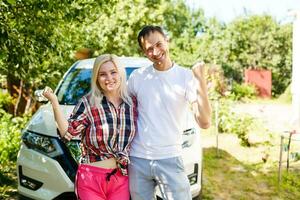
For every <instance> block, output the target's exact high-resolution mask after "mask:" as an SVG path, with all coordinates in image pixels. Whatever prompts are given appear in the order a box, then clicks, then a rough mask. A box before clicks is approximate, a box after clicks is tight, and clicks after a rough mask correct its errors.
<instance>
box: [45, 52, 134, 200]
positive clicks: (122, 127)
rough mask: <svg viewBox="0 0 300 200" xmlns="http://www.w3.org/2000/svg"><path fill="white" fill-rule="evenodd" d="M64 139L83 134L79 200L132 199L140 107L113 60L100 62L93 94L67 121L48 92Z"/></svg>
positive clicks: (95, 70) (47, 91) (106, 58)
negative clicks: (132, 155)
mask: <svg viewBox="0 0 300 200" xmlns="http://www.w3.org/2000/svg"><path fill="white" fill-rule="evenodd" d="M43 95H44V96H45V97H46V98H47V99H48V100H49V101H50V102H51V103H52V107H53V111H54V116H55V120H56V122H57V126H58V129H59V132H60V135H61V137H62V138H64V139H67V140H70V139H71V138H72V137H74V136H76V135H79V134H81V141H82V146H83V151H82V152H83V153H82V161H81V164H80V165H79V167H78V171H77V174H76V183H75V188H76V194H77V197H78V199H101V200H102V199H103V200H128V199H129V198H130V196H129V188H128V177H127V165H128V162H129V159H128V151H129V146H130V143H131V141H132V139H133V137H134V135H135V130H136V118H137V110H136V103H135V101H134V100H133V99H131V98H130V97H129V96H128V94H127V90H126V73H125V69H124V67H123V66H121V65H120V63H119V62H118V58H117V57H116V56H115V55H111V54H105V55H101V56H99V57H97V58H96V60H95V63H94V67H93V72H92V80H91V91H90V92H89V93H88V94H87V95H85V96H83V97H82V98H81V99H80V100H79V102H78V104H77V105H76V107H75V108H74V110H73V113H72V114H71V116H70V118H69V120H68V121H67V120H66V119H65V118H64V116H63V113H62V111H61V110H60V107H59V102H58V100H57V97H56V95H55V94H54V93H53V91H52V90H51V89H50V88H46V89H45V91H44V92H43Z"/></svg>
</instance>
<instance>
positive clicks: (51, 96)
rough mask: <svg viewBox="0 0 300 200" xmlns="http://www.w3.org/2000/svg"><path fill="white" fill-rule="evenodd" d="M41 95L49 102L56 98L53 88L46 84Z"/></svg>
mask: <svg viewBox="0 0 300 200" xmlns="http://www.w3.org/2000/svg"><path fill="white" fill-rule="evenodd" d="M43 96H44V97H45V98H46V99H48V100H49V101H51V102H52V101H55V100H57V97H56V95H55V94H54V93H53V90H52V89H51V88H50V87H48V86H46V87H45V89H44V90H43Z"/></svg>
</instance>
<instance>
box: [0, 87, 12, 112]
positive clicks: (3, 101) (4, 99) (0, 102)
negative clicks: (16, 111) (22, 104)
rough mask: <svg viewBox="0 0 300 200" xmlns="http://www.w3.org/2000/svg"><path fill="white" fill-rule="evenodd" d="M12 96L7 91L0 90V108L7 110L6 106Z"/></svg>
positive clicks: (9, 103) (10, 102) (8, 104)
mask: <svg viewBox="0 0 300 200" xmlns="http://www.w3.org/2000/svg"><path fill="white" fill-rule="evenodd" d="M12 101H13V99H12V97H11V96H10V95H9V94H7V93H2V92H1V91H0V109H4V110H8V107H9V106H10V105H11V104H12Z"/></svg>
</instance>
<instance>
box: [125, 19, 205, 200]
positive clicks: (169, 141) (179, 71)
mask: <svg viewBox="0 0 300 200" xmlns="http://www.w3.org/2000/svg"><path fill="white" fill-rule="evenodd" d="M138 42H139V45H140V47H141V49H142V51H143V53H144V54H145V55H146V57H147V58H148V59H149V60H151V61H152V62H153V65H151V66H148V67H146V68H140V69H138V70H136V71H134V72H133V74H132V75H131V76H130V78H129V80H128V89H129V92H130V93H131V94H132V95H134V96H135V97H136V98H137V101H138V113H139V114H138V133H137V135H136V136H135V138H134V140H133V143H132V146H131V150H130V160H131V164H130V165H129V183H130V192H131V198H132V199H133V200H150V199H151V200H152V199H154V188H155V186H156V185H158V186H159V189H160V190H161V192H162V195H163V198H164V199H178V200H185V199H187V200H190V199H191V198H192V197H191V194H190V186H189V181H188V179H187V176H186V174H185V173H184V166H183V162H182V158H181V144H182V138H181V135H182V131H183V127H182V124H183V122H184V119H185V118H184V116H185V113H186V112H187V109H189V105H190V104H191V105H192V109H193V112H194V115H195V118H196V121H197V123H198V124H199V126H200V127H201V128H208V127H209V126H210V116H211V107H210V104H209V100H208V95H207V88H206V81H205V79H204V65H203V64H200V63H198V64H195V66H194V67H193V72H192V71H191V70H189V69H186V68H183V67H180V66H178V65H177V64H175V63H173V62H172V61H171V59H170V55H169V47H168V45H169V43H168V38H167V37H166V35H165V34H164V32H163V30H162V29H161V27H159V26H151V25H150V26H145V27H144V28H143V29H142V30H141V31H140V33H139V35H138ZM193 74H194V76H193Z"/></svg>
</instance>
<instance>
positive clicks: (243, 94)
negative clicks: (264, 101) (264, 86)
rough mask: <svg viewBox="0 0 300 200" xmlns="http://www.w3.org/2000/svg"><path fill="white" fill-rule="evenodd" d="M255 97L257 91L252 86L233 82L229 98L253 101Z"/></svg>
mask: <svg viewBox="0 0 300 200" xmlns="http://www.w3.org/2000/svg"><path fill="white" fill-rule="evenodd" d="M256 95H257V89H256V87H255V86H254V85H251V84H247V83H242V84H238V83H236V82H234V83H233V84H232V90H231V94H230V95H229V97H230V98H231V99H233V100H243V99H253V98H255V97H256Z"/></svg>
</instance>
